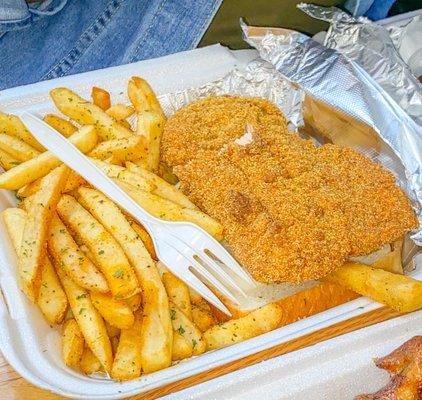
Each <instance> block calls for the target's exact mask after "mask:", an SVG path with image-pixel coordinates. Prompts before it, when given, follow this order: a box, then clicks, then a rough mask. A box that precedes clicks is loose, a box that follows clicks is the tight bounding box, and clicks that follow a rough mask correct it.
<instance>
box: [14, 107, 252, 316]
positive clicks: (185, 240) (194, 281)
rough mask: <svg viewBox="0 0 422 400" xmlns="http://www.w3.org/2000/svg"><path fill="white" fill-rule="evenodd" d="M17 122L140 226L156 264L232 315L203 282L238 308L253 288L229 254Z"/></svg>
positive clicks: (34, 122)
mask: <svg viewBox="0 0 422 400" xmlns="http://www.w3.org/2000/svg"><path fill="white" fill-rule="evenodd" d="M21 118H22V121H23V122H24V124H25V125H26V127H27V128H28V129H29V131H30V132H31V133H32V134H33V136H34V137H35V138H36V139H37V140H38V141H39V142H40V143H41V144H42V145H43V146H44V147H45V148H46V149H48V150H49V151H51V153H53V154H54V155H55V156H56V157H57V158H58V159H59V160H61V161H62V162H63V163H64V164H66V165H67V166H69V167H70V168H71V169H72V170H74V171H76V172H77V173H78V174H79V175H81V176H82V177H83V178H84V179H86V180H87V181H88V182H89V183H90V184H91V185H92V186H94V187H96V188H97V189H99V190H100V191H101V192H103V193H104V194H105V195H106V196H107V197H109V198H110V199H111V200H112V201H114V202H115V203H116V204H117V205H119V206H120V207H121V208H122V209H124V210H125V211H126V212H128V213H129V214H130V215H132V217H133V218H135V219H136V220H137V221H139V222H140V223H141V224H142V225H143V226H144V227H145V229H146V230H147V231H148V233H149V234H150V235H151V238H152V240H153V242H154V245H155V250H156V253H157V256H158V258H159V260H160V261H161V262H162V263H163V264H164V265H165V266H166V267H167V268H168V269H169V270H170V271H172V272H173V273H174V274H175V275H176V276H178V277H179V278H180V279H181V280H183V281H184V282H185V283H186V284H187V285H189V286H190V287H191V288H192V289H194V290H196V291H197V292H198V293H199V294H200V295H201V296H202V297H203V298H204V299H206V300H208V301H209V302H210V303H211V304H213V305H214V306H215V307H217V308H218V309H220V310H221V311H222V312H224V313H225V314H227V315H231V314H230V311H229V310H228V309H227V307H226V306H225V305H224V304H223V303H222V302H221V301H220V300H219V298H218V297H217V296H216V295H215V294H214V293H213V292H212V291H211V290H210V289H209V288H208V287H207V286H206V285H205V284H204V283H203V282H202V281H205V282H206V283H207V284H208V285H211V286H213V287H214V288H215V289H216V290H217V291H218V292H220V293H221V294H222V295H223V296H225V297H226V298H228V299H229V300H231V301H232V302H234V303H235V304H239V301H238V298H237V297H236V294H237V295H238V296H239V295H242V296H246V294H245V292H244V290H243V289H242V286H243V287H251V286H255V285H256V284H255V282H254V281H253V280H252V278H251V277H250V276H249V275H248V274H247V273H246V271H245V270H244V269H243V268H242V267H241V266H240V265H239V264H238V263H237V261H236V260H235V259H234V258H233V257H232V256H231V255H230V254H229V253H228V252H227V250H226V249H225V248H224V247H223V246H222V245H221V244H220V243H219V242H218V241H217V240H215V239H214V238H213V237H212V236H210V235H209V234H208V233H207V232H205V231H204V230H203V229H202V228H200V227H199V226H197V225H195V224H193V223H190V222H173V221H164V220H161V219H159V218H156V217H154V216H153V215H151V214H149V213H148V212H147V211H145V210H144V209H143V208H142V207H141V206H139V205H138V204H137V203H136V202H135V201H134V200H132V198H131V197H130V196H129V195H128V194H127V193H126V192H125V191H124V190H123V189H121V188H120V187H119V186H118V185H117V184H116V183H114V182H113V181H112V180H111V179H110V178H109V177H108V176H107V175H106V174H105V173H104V172H103V171H101V170H100V169H99V168H98V167H97V166H96V165H95V164H94V163H93V162H92V161H91V160H90V159H89V158H88V157H86V156H85V155H84V154H83V153H82V152H80V151H79V150H78V149H77V148H76V147H75V146H74V145H73V144H72V143H70V142H69V141H68V140H66V139H65V138H64V137H63V136H62V135H60V134H59V133H58V132H57V131H56V130H55V129H53V128H51V127H50V126H49V125H47V124H46V123H45V122H44V121H42V120H40V119H39V118H37V117H36V116H34V115H32V114H30V113H24V114H22V115H21ZM217 260H218V261H217ZM226 270H227V271H226Z"/></svg>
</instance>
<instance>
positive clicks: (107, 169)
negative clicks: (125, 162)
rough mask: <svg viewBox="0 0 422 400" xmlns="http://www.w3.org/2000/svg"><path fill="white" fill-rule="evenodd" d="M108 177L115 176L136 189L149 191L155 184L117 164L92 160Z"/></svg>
mask: <svg viewBox="0 0 422 400" xmlns="http://www.w3.org/2000/svg"><path fill="white" fill-rule="evenodd" d="M92 161H93V162H94V163H95V165H97V167H99V168H100V169H101V170H102V171H103V172H104V173H105V174H107V176H109V177H110V178H116V179H118V180H119V181H121V182H124V183H128V184H130V185H132V186H133V187H136V188H137V189H142V190H146V191H148V192H149V191H151V190H154V189H155V184H154V183H153V182H152V181H151V179H147V178H144V177H143V176H140V175H138V174H135V173H133V172H130V171H128V170H127V169H126V168H123V167H120V166H118V165H112V164H108V163H106V162H104V161H100V160H94V159H93V160H92Z"/></svg>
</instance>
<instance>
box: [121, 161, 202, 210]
mask: <svg viewBox="0 0 422 400" xmlns="http://www.w3.org/2000/svg"><path fill="white" fill-rule="evenodd" d="M126 167H127V169H128V171H130V172H134V173H136V174H139V175H140V176H142V177H144V178H145V179H148V180H150V181H151V182H153V183H154V184H155V186H156V188H155V189H154V190H153V193H155V194H157V195H158V196H160V197H162V198H164V199H167V200H170V201H172V202H173V203H176V204H178V205H180V206H182V207H185V208H191V209H192V210H197V209H198V207H196V206H195V204H193V203H192V202H191V201H190V200H189V199H188V198H187V197H186V196H185V195H184V194H183V193H182V192H181V191H180V190H178V189H176V188H175V187H174V186H173V185H170V184H169V183H167V182H166V181H165V180H164V179H162V178H160V177H159V176H158V175H156V174H154V173H152V172H150V171H147V170H146V169H145V168H142V167H141V166H139V165H136V164H134V163H132V162H127V163H126ZM127 183H129V184H130V182H127Z"/></svg>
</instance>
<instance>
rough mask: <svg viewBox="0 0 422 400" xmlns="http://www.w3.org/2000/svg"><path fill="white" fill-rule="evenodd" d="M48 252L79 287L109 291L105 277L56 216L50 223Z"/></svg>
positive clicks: (103, 291)
mask: <svg viewBox="0 0 422 400" xmlns="http://www.w3.org/2000/svg"><path fill="white" fill-rule="evenodd" d="M48 250H49V252H50V254H51V255H52V257H53V258H54V259H55V262H56V263H57V264H60V265H61V266H62V267H63V270H64V271H65V273H66V274H67V275H68V276H69V277H70V278H71V279H72V280H73V281H75V282H76V283H77V284H78V285H79V286H81V287H83V288H85V289H88V290H92V291H96V292H102V293H106V292H108V291H109V288H108V285H107V281H106V279H105V278H104V275H103V274H102V273H101V272H100V271H98V269H97V267H96V266H95V265H94V264H93V263H92V262H91V260H89V258H87V257H86V256H85V254H84V253H83V252H82V251H81V250H80V249H79V247H78V245H77V244H76V243H75V241H74V240H73V238H72V236H71V235H70V233H69V231H68V230H67V228H66V226H65V225H64V224H63V222H62V221H60V219H59V217H58V216H57V215H56V214H54V216H53V218H52V219H51V222H50V227H49V232H48Z"/></svg>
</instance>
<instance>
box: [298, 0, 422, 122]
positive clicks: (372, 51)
mask: <svg viewBox="0 0 422 400" xmlns="http://www.w3.org/2000/svg"><path fill="white" fill-rule="evenodd" d="M298 7H299V8H300V9H301V10H302V11H304V12H305V13H306V14H308V15H309V16H311V17H313V18H317V19H320V20H323V21H327V22H329V23H330V28H329V29H328V32H327V35H326V37H325V41H324V45H325V46H326V47H328V48H330V49H335V50H337V51H339V52H341V53H342V54H344V55H346V56H347V57H348V58H350V59H351V60H353V61H355V62H356V63H358V64H359V65H360V66H361V67H362V68H363V69H364V70H365V71H366V72H368V73H369V75H371V76H372V78H373V79H375V80H376V81H377V82H378V83H379V84H380V86H381V87H382V88H383V89H384V90H385V91H386V92H387V93H388V94H389V95H390V96H391V97H392V98H393V99H394V100H395V101H396V102H397V103H398V104H399V105H400V106H401V107H402V108H403V109H404V110H405V111H406V112H407V113H408V114H409V115H410V116H411V117H412V118H413V119H414V120H415V121H416V122H417V123H418V124H420V125H422V85H421V83H420V82H419V81H418V79H417V78H416V77H415V76H414V75H413V74H412V71H411V70H410V68H409V67H408V65H407V64H406V63H405V62H404V61H403V59H402V58H401V56H400V54H399V52H398V47H399V45H400V42H401V37H402V34H403V32H404V30H405V29H404V27H392V28H390V29H387V28H385V27H384V26H381V25H378V24H376V23H374V22H371V21H370V20H368V19H367V18H364V17H359V18H354V17H352V16H350V15H349V14H347V13H345V12H343V11H341V10H339V9H338V8H335V7H330V8H326V7H320V6H316V5H313V4H305V3H301V4H299V5H298Z"/></svg>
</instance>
